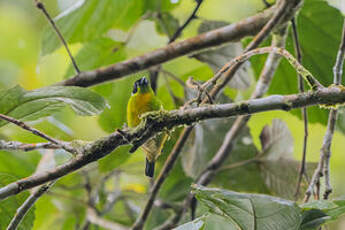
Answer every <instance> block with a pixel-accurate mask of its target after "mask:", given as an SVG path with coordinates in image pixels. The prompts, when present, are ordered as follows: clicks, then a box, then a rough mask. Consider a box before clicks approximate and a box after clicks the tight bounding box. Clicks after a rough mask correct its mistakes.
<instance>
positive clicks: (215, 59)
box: [193, 20, 254, 89]
mask: <svg viewBox="0 0 345 230" xmlns="http://www.w3.org/2000/svg"><path fill="white" fill-rule="evenodd" d="M228 24H229V23H227V22H222V21H208V20H205V21H203V22H202V23H201V24H200V26H199V29H198V33H199V34H201V33H205V32H207V31H209V30H214V29H217V28H220V27H222V26H226V25H228ZM242 53H243V46H242V43H241V42H231V43H227V44H226V45H224V46H223V47H221V48H215V49H209V50H207V51H202V52H200V53H198V54H196V55H193V57H195V58H196V59H198V60H199V61H202V62H205V63H207V64H208V65H209V66H210V67H211V69H212V70H213V72H214V74H215V73H216V72H217V71H218V70H220V69H221V68H222V67H223V66H224V65H225V64H226V63H228V62H229V61H230V60H231V59H233V58H235V57H237V56H238V55H240V54H242ZM253 78H254V77H253V72H252V70H251V66H250V63H249V62H246V63H244V64H243V65H242V67H241V68H240V69H239V70H238V71H237V72H236V74H235V76H234V77H233V79H232V80H231V81H230V82H229V86H230V87H232V88H235V89H246V88H248V87H249V86H250V84H251V82H252V79H253Z"/></svg>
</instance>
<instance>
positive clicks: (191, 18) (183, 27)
mask: <svg viewBox="0 0 345 230" xmlns="http://www.w3.org/2000/svg"><path fill="white" fill-rule="evenodd" d="M196 2H197V3H196V6H195V8H194V10H193V12H192V14H191V15H190V16H189V17H188V19H187V20H186V21H185V23H183V25H182V26H180V27H179V28H178V29H177V30H176V32H175V33H174V34H173V35H172V36H171V38H170V40H169V43H172V42H174V41H175V40H176V39H177V38H178V37H180V35H181V33H182V31H183V30H184V29H185V28H186V27H187V26H188V24H189V23H190V22H191V21H192V20H193V19H195V18H196V13H197V12H198V10H199V8H200V6H201V4H202V2H203V0H197V1H196Z"/></svg>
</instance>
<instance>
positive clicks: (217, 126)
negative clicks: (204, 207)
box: [182, 90, 268, 192]
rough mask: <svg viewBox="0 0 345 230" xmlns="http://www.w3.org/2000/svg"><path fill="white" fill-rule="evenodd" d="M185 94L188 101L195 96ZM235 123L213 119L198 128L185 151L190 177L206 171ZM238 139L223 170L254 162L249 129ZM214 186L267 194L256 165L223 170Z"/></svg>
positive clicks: (254, 148) (184, 159) (254, 149)
mask: <svg viewBox="0 0 345 230" xmlns="http://www.w3.org/2000/svg"><path fill="white" fill-rule="evenodd" d="M186 94H187V100H189V99H191V98H192V97H194V96H195V93H194V92H192V91H191V90H188V91H187V92H186ZM189 94H194V95H189ZM230 101H231V100H230V99H229V98H227V97H226V96H225V95H221V96H220V98H219V101H218V103H228V102H230ZM234 120H235V118H227V119H211V120H208V121H204V122H200V123H198V124H196V125H195V128H194V130H193V132H192V134H191V137H190V138H189V139H188V140H187V143H186V145H185V146H184V148H183V150H182V151H183V153H182V165H183V169H184V171H185V173H186V174H187V175H188V176H190V177H192V178H196V177H198V176H199V174H200V173H201V172H202V171H203V170H204V169H205V167H206V166H207V164H208V163H209V162H210V160H211V159H212V158H213V156H214V155H215V154H216V153H217V151H218V149H219V147H220V146H221V144H222V143H223V141H224V138H225V136H226V134H227V132H228V131H229V130H230V128H231V127H232V125H233V123H234ZM236 140H237V141H236V143H235V144H234V146H233V147H232V150H231V154H230V157H229V159H228V160H227V161H226V162H224V163H223V165H224V167H226V166H227V165H231V164H233V163H236V162H241V161H245V160H248V159H251V158H253V157H255V154H256V153H257V149H256V147H255V145H254V144H253V142H252V137H251V135H250V133H249V129H248V128H247V127H244V128H243V129H242V131H241V132H240V133H239V134H238V136H237V138H236ZM251 182H252V183H251ZM212 183H214V184H215V185H217V186H222V187H225V188H231V189H233V190H236V191H243V190H245V191H251V192H268V191H267V188H266V186H265V184H264V181H263V180H262V178H261V176H260V168H259V167H258V165H257V164H253V163H252V164H248V165H245V166H243V167H238V168H235V169H226V170H221V171H219V172H218V173H217V176H216V177H215V178H214V180H213V182H212Z"/></svg>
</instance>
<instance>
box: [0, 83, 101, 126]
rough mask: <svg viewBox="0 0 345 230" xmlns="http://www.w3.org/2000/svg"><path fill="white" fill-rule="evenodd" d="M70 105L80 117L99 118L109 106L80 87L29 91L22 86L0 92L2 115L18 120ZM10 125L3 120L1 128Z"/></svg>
mask: <svg viewBox="0 0 345 230" xmlns="http://www.w3.org/2000/svg"><path fill="white" fill-rule="evenodd" d="M65 105H69V106H70V107H71V108H72V109H73V110H74V111H75V112H76V113H77V114H78V115H82V116H91V115H96V114H99V113H101V112H102V111H103V109H104V108H105V106H106V103H105V101H104V99H103V98H102V97H101V96H99V95H98V94H96V93H94V92H92V91H90V90H88V89H85V88H80V87H63V86H51V87H45V88H41V89H37V90H32V91H27V90H25V89H23V88H21V87H20V86H15V87H13V88H11V89H8V90H2V91H0V113H1V114H5V115H8V116H10V117H13V118H16V119H19V120H24V121H28V120H35V119H37V118H40V117H44V116H49V115H51V114H52V113H53V112H56V111H57V110H59V109H61V107H63V106H65ZM5 124H7V122H5V121H3V120H1V121H0V127H1V126H3V125H5Z"/></svg>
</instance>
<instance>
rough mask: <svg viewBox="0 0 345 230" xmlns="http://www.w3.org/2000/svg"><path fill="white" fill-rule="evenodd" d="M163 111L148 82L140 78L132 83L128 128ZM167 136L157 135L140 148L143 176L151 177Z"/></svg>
mask: <svg viewBox="0 0 345 230" xmlns="http://www.w3.org/2000/svg"><path fill="white" fill-rule="evenodd" d="M161 109H163V106H162V103H161V101H160V100H159V99H158V97H157V96H156V95H155V93H154V92H153V90H152V88H151V85H150V83H149V81H148V80H147V79H146V78H145V77H142V78H140V79H139V80H137V81H136V82H135V83H134V86H133V91H132V96H131V97H130V98H129V101H128V105H127V122H128V126H129V127H130V128H133V127H136V126H137V125H139V124H140V121H141V118H140V116H141V115H142V114H144V113H147V112H150V111H159V110H161ZM166 139H167V135H166V134H164V133H162V134H158V135H156V136H154V137H152V138H151V139H149V140H148V141H146V142H145V143H144V144H143V145H142V146H141V148H142V149H143V151H144V152H145V154H146V168H145V175H146V176H148V177H153V175H154V170H155V161H156V160H157V158H158V157H159V155H160V154H161V152H162V149H163V146H164V143H165V141H166Z"/></svg>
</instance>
